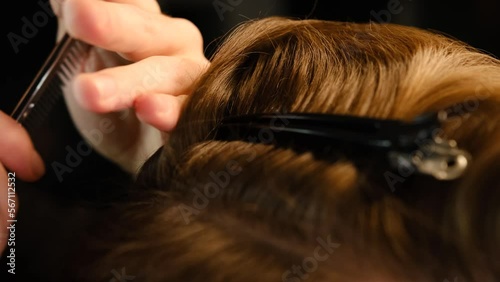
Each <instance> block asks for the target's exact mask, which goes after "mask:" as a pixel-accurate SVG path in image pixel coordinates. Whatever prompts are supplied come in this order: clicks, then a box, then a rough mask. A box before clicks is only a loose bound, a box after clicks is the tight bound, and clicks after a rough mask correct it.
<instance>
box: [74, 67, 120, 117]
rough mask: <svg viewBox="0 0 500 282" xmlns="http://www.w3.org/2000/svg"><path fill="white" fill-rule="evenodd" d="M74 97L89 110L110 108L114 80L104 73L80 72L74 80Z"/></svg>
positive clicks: (113, 91) (114, 85)
mask: <svg viewBox="0 0 500 282" xmlns="http://www.w3.org/2000/svg"><path fill="white" fill-rule="evenodd" d="M74 85H75V89H74V90H75V98H76V100H77V101H78V102H79V103H80V105H82V106H83V107H85V108H87V109H89V110H91V111H106V110H108V109H109V108H112V107H113V105H112V103H113V101H112V99H113V98H114V96H115V95H114V94H115V89H116V84H115V80H114V79H113V78H112V77H110V76H108V75H106V74H81V75H79V76H78V77H77V78H76V80H75V84H74Z"/></svg>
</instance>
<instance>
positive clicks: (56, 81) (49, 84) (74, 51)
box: [11, 35, 90, 131]
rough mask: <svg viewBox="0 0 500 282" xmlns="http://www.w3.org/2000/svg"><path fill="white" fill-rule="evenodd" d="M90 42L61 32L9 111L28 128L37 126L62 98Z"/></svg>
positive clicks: (78, 68)
mask: <svg viewBox="0 0 500 282" xmlns="http://www.w3.org/2000/svg"><path fill="white" fill-rule="evenodd" d="M89 49H90V45H88V44H86V43H83V42H81V41H78V40H75V39H72V38H70V37H69V36H68V35H65V36H64V37H63V39H62V40H61V41H60V42H59V44H57V45H56V47H55V48H54V50H53V51H52V53H51V54H50V55H49V57H48V58H47V60H46V61H45V63H44V65H43V67H42V68H41V69H40V71H39V72H38V74H37V76H36V77H35V79H34V80H33V81H32V83H31V85H30V86H29V87H28V89H27V91H26V92H25V93H24V95H23V97H22V98H21V100H20V102H19V103H18V104H17V106H16V108H15V109H14V111H13V113H12V115H11V116H12V117H13V118H14V119H16V120H17V121H18V122H19V123H21V124H23V125H24V126H25V127H26V129H27V130H28V131H31V130H33V129H35V128H37V127H39V126H40V124H41V123H42V122H43V121H44V120H45V119H46V118H47V115H48V114H49V113H50V112H51V110H52V109H53V107H54V106H55V105H56V104H57V103H58V102H59V101H60V100H61V99H62V98H63V88H64V86H65V85H67V84H68V83H69V82H70V81H71V79H72V78H73V77H74V76H75V74H77V73H78V72H79V71H80V70H81V66H82V63H83V60H84V59H85V57H86V56H87V54H88V51H89Z"/></svg>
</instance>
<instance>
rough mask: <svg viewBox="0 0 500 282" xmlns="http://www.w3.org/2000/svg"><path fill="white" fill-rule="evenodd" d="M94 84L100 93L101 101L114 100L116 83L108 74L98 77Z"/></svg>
mask: <svg viewBox="0 0 500 282" xmlns="http://www.w3.org/2000/svg"><path fill="white" fill-rule="evenodd" d="M94 83H95V86H96V88H97V91H98V92H99V97H100V99H101V100H102V101H103V102H104V101H106V102H107V100H109V99H110V98H112V97H113V96H114V94H115V91H116V82H115V80H114V79H113V77H111V76H108V75H106V74H100V75H97V76H96V77H95V78H94Z"/></svg>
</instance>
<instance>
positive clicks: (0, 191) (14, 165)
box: [0, 112, 45, 254]
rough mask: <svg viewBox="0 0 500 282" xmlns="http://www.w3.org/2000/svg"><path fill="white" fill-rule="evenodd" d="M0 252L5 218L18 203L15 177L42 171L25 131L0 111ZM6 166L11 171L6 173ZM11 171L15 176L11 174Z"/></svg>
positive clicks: (25, 178)
mask: <svg viewBox="0 0 500 282" xmlns="http://www.w3.org/2000/svg"><path fill="white" fill-rule="evenodd" d="M0 128H1V129H2V132H3V134H2V138H0V254H1V253H2V252H3V250H4V248H5V246H6V244H7V239H8V236H9V229H7V227H8V226H9V224H10V223H8V222H7V220H9V219H14V218H12V217H11V214H13V215H15V212H13V211H17V207H18V205H19V203H18V202H17V198H16V197H15V187H16V184H15V183H16V179H20V180H23V181H34V180H37V179H38V178H40V177H41V176H42V175H43V174H44V173H45V167H44V164H43V161H42V159H41V157H40V155H38V153H37V152H36V151H35V148H34V147H33V143H31V140H30V137H29V135H28V132H26V130H25V129H24V128H23V127H22V126H21V125H20V124H19V123H17V122H16V121H15V120H13V119H12V118H11V117H9V116H8V115H6V114H5V113H3V112H0ZM6 168H8V169H9V170H10V172H12V173H13V174H9V175H8V172H7V170H6ZM14 175H15V176H14Z"/></svg>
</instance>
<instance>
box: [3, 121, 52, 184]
mask: <svg viewBox="0 0 500 282" xmlns="http://www.w3.org/2000/svg"><path fill="white" fill-rule="evenodd" d="M0 129H1V130H2V132H3V133H4V134H3V135H2V137H1V138H0V163H2V164H3V165H4V166H5V167H6V168H7V169H9V170H10V171H12V172H15V173H16V175H19V177H20V178H21V179H23V180H26V181H34V180H36V179H38V178H40V176H42V175H43V174H44V172H45V167H44V164H43V161H42V158H41V157H40V155H38V153H37V152H36V150H35V148H34V146H33V143H32V142H31V140H30V137H29V135H28V132H27V131H26V130H25V129H24V128H23V127H22V126H21V125H20V124H19V123H17V122H16V121H15V120H13V119H12V118H11V117H9V116H8V115H6V114H5V113H3V112H1V111H0Z"/></svg>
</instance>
